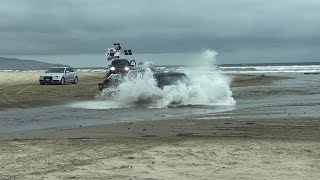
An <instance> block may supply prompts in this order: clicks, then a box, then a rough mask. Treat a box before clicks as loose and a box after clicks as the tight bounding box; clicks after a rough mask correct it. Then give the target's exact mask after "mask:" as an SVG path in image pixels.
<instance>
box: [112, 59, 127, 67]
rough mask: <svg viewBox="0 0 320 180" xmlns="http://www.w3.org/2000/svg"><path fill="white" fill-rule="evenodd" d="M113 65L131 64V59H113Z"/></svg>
mask: <svg viewBox="0 0 320 180" xmlns="http://www.w3.org/2000/svg"><path fill="white" fill-rule="evenodd" d="M112 65H115V66H117V65H120V66H126V65H129V61H128V60H126V59H117V60H114V61H112Z"/></svg>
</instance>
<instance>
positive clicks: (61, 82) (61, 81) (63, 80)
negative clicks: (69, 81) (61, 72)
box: [60, 77, 65, 85]
mask: <svg viewBox="0 0 320 180" xmlns="http://www.w3.org/2000/svg"><path fill="white" fill-rule="evenodd" d="M64 83H65V79H64V77H62V78H61V80H60V84H61V85H64Z"/></svg>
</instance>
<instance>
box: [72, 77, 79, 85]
mask: <svg viewBox="0 0 320 180" xmlns="http://www.w3.org/2000/svg"><path fill="white" fill-rule="evenodd" d="M78 81H79V79H78V77H77V76H76V77H75V78H74V80H73V82H72V84H78Z"/></svg>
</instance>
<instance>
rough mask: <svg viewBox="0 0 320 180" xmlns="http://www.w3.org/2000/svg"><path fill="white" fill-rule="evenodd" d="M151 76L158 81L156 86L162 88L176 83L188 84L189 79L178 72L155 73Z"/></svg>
mask: <svg viewBox="0 0 320 180" xmlns="http://www.w3.org/2000/svg"><path fill="white" fill-rule="evenodd" d="M153 76H154V77H155V79H156V80H157V81H158V86H159V87H163V86H167V85H173V84H177V83H179V82H180V83H189V81H190V80H189V78H188V76H187V75H186V74H185V73H180V72H167V73H165V72H157V73H154V74H153Z"/></svg>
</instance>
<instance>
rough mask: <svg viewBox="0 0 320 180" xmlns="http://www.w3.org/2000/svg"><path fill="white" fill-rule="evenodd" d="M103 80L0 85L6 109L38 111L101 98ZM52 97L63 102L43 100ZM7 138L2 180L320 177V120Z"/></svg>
mask: <svg viewBox="0 0 320 180" xmlns="http://www.w3.org/2000/svg"><path fill="white" fill-rule="evenodd" d="M0 74H1V73H0ZM9 74H10V73H9ZM18 74H19V73H18ZM21 76H23V75H21ZM34 76H36V75H34ZM6 77H9V75H6ZM15 77H16V75H14V76H13V77H12V78H13V79H15ZM17 77H20V76H17ZM2 78H3V76H2ZM101 79H103V74H101V73H82V74H81V76H80V83H79V84H78V85H64V86H54V85H53V86H40V85H38V83H37V82H36V81H34V80H32V79H30V81H29V82H25V81H22V82H21V81H14V80H13V81H11V82H4V81H0V82H1V86H0V93H1V99H0V107H1V108H17V107H18V108H20V107H22V108H30V107H35V106H43V105H50V104H60V103H65V102H68V101H73V100H79V99H94V97H95V95H96V94H97V91H96V88H97V86H96V84H97V83H98V82H100V81H101ZM278 79H281V78H280V77H268V76H249V75H241V76H237V77H235V78H234V81H233V83H232V86H234V87H235V86H237V87H241V86H251V85H252V86H259V85H265V84H269V83H271V82H272V81H273V80H278ZM12 82H15V83H12ZM23 87H25V88H26V89H23ZM27 87H29V88H27ZM71 90H72V91H71ZM45 91H50V92H55V93H56V95H54V96H39V94H43V92H45ZM66 92H67V93H66ZM246 113H252V114H254V113H255V110H254V109H253V110H252V112H250V111H249V112H246ZM35 116H36V115H35ZM0 138H1V140H0V159H1V160H0V179H319V177H320V171H319V169H320V152H319V147H320V118H319V117H310V118H297V117H290V116H288V117H286V118H260V117H259V116H258V115H257V116H256V117H255V116H254V115H253V116H250V118H248V117H246V116H240V113H237V112H236V113H234V114H232V115H228V118H225V117H223V116H214V115H212V116H209V115H208V116H206V117H199V118H191V119H182V120H170V121H169V120H166V121H165V120H163V121H142V122H135V123H129V122H128V123H115V124H109V125H99V126H91V127H79V128H73V129H51V130H41V131H33V132H25V133H17V134H8V135H3V136H1V137H0Z"/></svg>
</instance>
